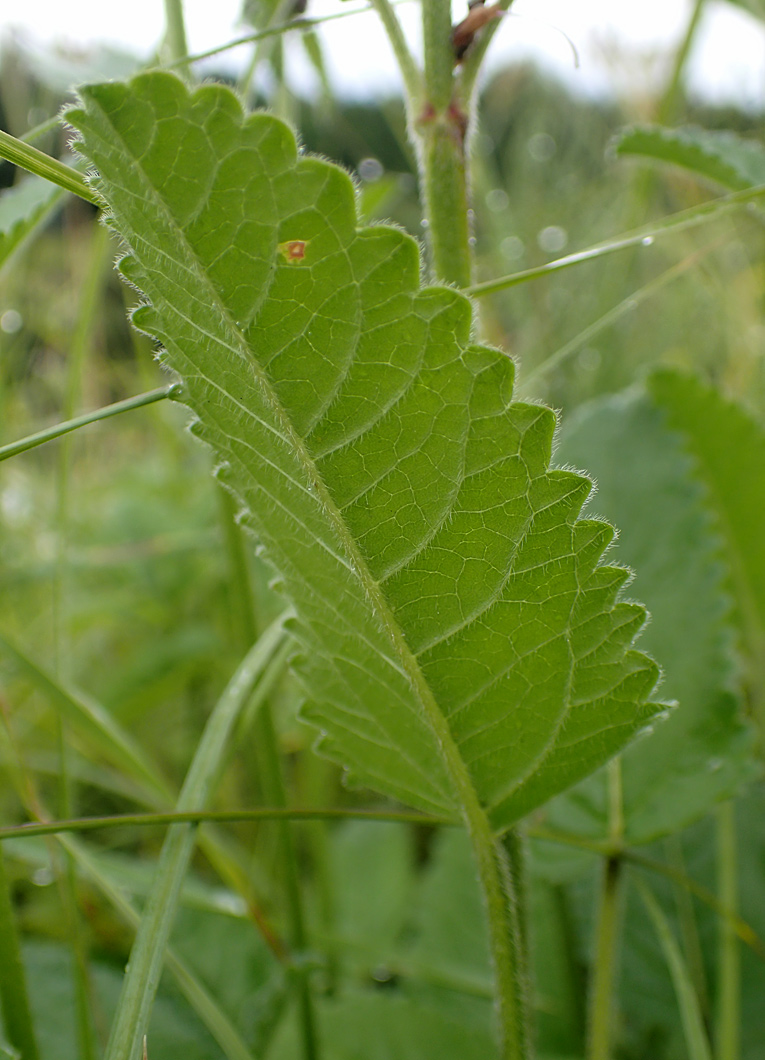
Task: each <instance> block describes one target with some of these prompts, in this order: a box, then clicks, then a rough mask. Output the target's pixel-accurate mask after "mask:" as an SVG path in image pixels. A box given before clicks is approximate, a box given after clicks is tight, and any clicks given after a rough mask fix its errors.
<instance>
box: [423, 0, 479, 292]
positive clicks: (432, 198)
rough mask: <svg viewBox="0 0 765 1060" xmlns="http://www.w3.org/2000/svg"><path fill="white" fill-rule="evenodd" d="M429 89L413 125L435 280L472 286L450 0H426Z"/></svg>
mask: <svg viewBox="0 0 765 1060" xmlns="http://www.w3.org/2000/svg"><path fill="white" fill-rule="evenodd" d="M422 12H423V14H422V29H423V46H424V52H425V89H424V95H423V98H422V102H421V104H419V106H418V109H417V113H416V114H415V115H414V121H413V123H412V130H413V135H414V139H415V147H416V149H417V161H418V170H419V177H420V189H421V194H422V198H423V206H424V210H425V222H426V226H427V237H428V246H429V248H430V259H431V268H432V271H433V277H434V279H436V280H444V281H446V282H447V283H454V284H457V285H458V286H459V287H468V286H470V283H471V280H472V274H473V248H472V244H471V239H470V212H469V211H470V204H469V193H468V184H469V180H468V169H467V166H468V160H467V155H466V151H465V143H466V138H467V132H468V126H469V113H468V111H467V110H466V109H464V108H463V106H462V105H461V104H460V102H459V101H458V99H457V96H456V94H455V80H454V51H453V47H452V41H451V7H450V4H449V2H448V0H424V3H423V6H422Z"/></svg>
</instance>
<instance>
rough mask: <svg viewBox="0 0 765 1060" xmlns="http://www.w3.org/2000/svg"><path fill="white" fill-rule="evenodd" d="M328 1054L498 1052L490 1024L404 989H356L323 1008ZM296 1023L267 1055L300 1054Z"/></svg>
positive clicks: (398, 1056)
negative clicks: (478, 1023) (448, 1010)
mask: <svg viewBox="0 0 765 1060" xmlns="http://www.w3.org/2000/svg"><path fill="white" fill-rule="evenodd" d="M319 1014H320V1034H321V1040H322V1048H323V1052H322V1057H323V1060H359V1058H360V1057H362V1056H363V1058H364V1060H434V1058H435V1057H438V1058H439V1060H486V1058H487V1057H490V1056H493V1055H494V1046H493V1043H492V1040H491V1036H490V1034H489V1030H488V1026H484V1027H480V1026H476V1024H475V1022H474V1021H471V1020H464V1019H461V1018H460V1015H459V1013H457V1014H454V1015H451V1016H449V1015H448V1014H445V1013H444V1012H443V1011H441V1010H440V1009H438V1008H434V1007H432V1006H431V1005H429V1004H428V1003H427V1001H423V1000H420V999H417V998H411V997H407V996H406V995H403V994H402V993H400V992H399V991H388V992H385V991H382V990H380V991H377V992H374V991H372V990H366V991H361V990H359V991H354V992H349V993H348V994H347V995H346V996H344V997H343V998H341V999H339V1000H336V1001H325V1002H324V1003H323V1004H322V1005H321V1006H320V1008H319ZM300 1055H301V1052H300V1046H299V1043H298V1041H297V1037H296V1035H295V1033H294V1021H292V1025H290V1024H289V1023H288V1024H286V1025H285V1027H284V1030H283V1033H281V1034H280V1035H279V1037H278V1038H277V1041H276V1042H275V1043H274V1048H273V1049H272V1050H271V1051H269V1054H268V1060H299V1057H300Z"/></svg>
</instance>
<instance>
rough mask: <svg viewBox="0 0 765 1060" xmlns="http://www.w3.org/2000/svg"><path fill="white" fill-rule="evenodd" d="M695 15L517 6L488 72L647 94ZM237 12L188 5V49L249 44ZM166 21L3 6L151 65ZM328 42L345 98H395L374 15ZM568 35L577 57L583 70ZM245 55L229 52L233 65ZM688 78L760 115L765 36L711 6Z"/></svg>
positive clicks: (301, 74) (4, 2)
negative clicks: (518, 65) (520, 67)
mask: <svg viewBox="0 0 765 1060" xmlns="http://www.w3.org/2000/svg"><path fill="white" fill-rule="evenodd" d="M691 5H692V0H516V2H515V4H514V5H513V13H512V15H511V16H509V17H507V18H506V19H505V23H504V25H503V26H502V27H501V29H500V32H499V33H498V34H497V38H496V39H495V41H494V43H493V44H492V52H491V53H490V54H491V61H490V63H489V68H490V69H491V68H492V67H497V66H499V65H501V64H502V63H503V62H507V61H508V59H512V58H520V57H533V58H536V59H537V60H538V61H539V62H540V63H542V64H543V65H544V66H546V67H547V68H548V69H552V70H554V71H555V72H557V74H558V75H559V76H560V77H562V78H563V79H564V80H565V81H566V82H567V83H568V84H569V85H571V86H572V88H574V89H578V90H579V91H582V92H585V93H595V94H601V93H605V94H608V93H612V92H617V93H619V92H623V91H628V90H629V91H635V90H636V89H637V90H638V91H640V89H641V87H643V86H645V87H650V85H651V83H652V80H653V79H655V78H659V79H660V81H659V82H658V83H662V80H663V78H664V77H666V71H667V69H668V65H667V64H668V57H669V56H670V55H671V53H672V49H673V47H676V46H677V43H678V41H679V40H680V38H681V35H682V33H683V30H684V27H685V25H686V23H687V20H688V17H689V14H690V9H691ZM358 6H363V3H362V2H361V0H358V2H357V0H348V2H347V4H343V3H341V2H340V0H310V5H309V14H311V15H322V14H330V13H334V12H336V11H339V10H343V9H345V8H346V7H347V8H351V7H358ZM239 9H240V0H214V2H210V0H186V4H185V10H186V20H187V29H188V36H189V46H190V49H191V50H192V51H194V52H196V51H202V50H205V49H207V48H211V47H215V46H216V45H218V44H222V43H225V42H226V41H227V40H229V39H231V37H232V36H234V35H236V34H237V33H241V32H242V30H241V28H238V27H237V15H238V12H239ZM465 10H466V0H465V2H463V0H455V4H454V11H455V18H459V17H461V15H462V14H464V12H465ZM399 13H400V16H401V19H402V22H403V23H404V26H405V29H406V32H407V34H408V35H409V36H410V37H411V39H412V40H413V41H416V39H417V37H418V22H419V17H418V5H417V4H416V3H411V4H408V3H407V4H403V5H402V6H401V7H400V8H399ZM163 20H164V15H163V3H162V0H128V2H127V3H125V2H124V0H120V2H119V3H118V2H116V0H67V2H64V0H0V32H3V31H8V30H9V29H10V27H16V28H17V29H19V30H20V31H22V32H23V34H24V36H25V37H26V38H27V39H28V40H30V41H32V42H36V43H40V44H47V43H50V42H53V41H58V42H62V41H67V42H69V43H73V44H77V45H80V46H82V45H83V44H86V43H88V42H94V41H99V40H100V41H106V42H110V43H112V44H118V45H121V46H122V47H126V48H129V49H131V50H133V51H136V52H138V53H140V54H146V53H148V52H149V51H150V50H151V49H152V47H153V46H154V45H155V44H156V43H157V41H158V40H159V38H160V37H161V35H162V32H163V25H164V21H163ZM320 32H321V36H322V39H323V41H324V43H325V47H326V49H327V51H328V55H329V65H330V70H331V76H332V80H333V82H334V85H335V87H336V90H337V91H338V92H341V93H343V94H352V95H369V94H371V93H374V92H375V91H378V90H385V91H392V90H395V89H396V86H397V85H398V83H399V79H398V74H397V71H396V67H395V63H394V61H393V57H392V54H391V52H390V49H389V47H388V44H387V41H386V40H385V36H384V34H383V32H382V30H381V28H380V26H379V24H378V23H377V20H376V16H374V15H373V14H371V13H369V14H363V15H358V16H355V17H353V18H348V19H342V20H338V21H336V22H331V23H328V24H327V25H326V26H323V27H322V28H321V31H320ZM564 34H566V35H568V37H569V38H570V39H571V41H572V42H573V43H574V44H575V46H576V48H577V50H578V52H579V57H580V66H579V68H578V69H577V68H575V64H574V59H573V52H572V48H571V45H570V44H569V43H568V42H567V41H566V38H565V36H564ZM242 55H244V52H243V51H239V52H234V53H232V54H231V57H230V58H229V59H228V60H227V63H228V64H229V66H230V65H232V64H236V62H237V57H238V56H242ZM239 61H243V60H239ZM290 61H291V62H292V73H293V76H294V78H295V81H296V83H297V85H298V86H299V87H302V88H303V89H304V90H305V91H310V86H311V85H312V73H311V71H310V70H309V69H308V67H307V64H306V63H305V62H304V61H302V60H301V53H300V49H297V48H296V49H293V51H292V56H291V60H290ZM219 62H220V60H219ZM689 79H690V85H691V87H692V89H693V91H694V93H695V94H696V95H698V96H702V97H703V98H705V99H709V100H715V101H721V100H735V101H737V102H739V103H742V104H744V105H746V106H750V107H753V108H757V109H761V108H762V107H763V104H765V25H763V23H762V22H760V21H758V20H757V19H755V18H754V17H752V16H750V15H748V14H746V13H745V12H744V11H742V10H741V9H738V8H736V7H734V6H732V5H731V4H728V3H724V2H722V0H711V2H709V3H707V5H706V10H705V14H704V16H703V23H702V25H701V27H700V31H699V35H698V37H697V40H696V46H695V48H694V50H693V53H692V55H691V62H690V66H689Z"/></svg>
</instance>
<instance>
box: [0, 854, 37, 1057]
mask: <svg viewBox="0 0 765 1060" xmlns="http://www.w3.org/2000/svg"><path fill="white" fill-rule="evenodd" d="M0 1011H2V1015H3V1025H4V1027H5V1033H6V1035H7V1036H8V1041H9V1043H10V1044H11V1045H12V1046H14V1047H15V1048H16V1049H18V1051H19V1053H20V1054H21V1056H22V1057H23V1058H24V1060H38V1058H39V1055H40V1054H39V1051H38V1048H37V1036H36V1035H35V1027H34V1020H33V1019H32V1010H31V1008H30V1006H29V995H28V993H27V984H26V974H25V972H24V964H23V961H22V959H21V948H20V946H19V937H18V933H17V931H16V920H15V917H14V913H13V903H12V901H11V890H10V883H9V881H8V877H7V876H6V873H5V862H4V859H3V852H2V850H1V849H0Z"/></svg>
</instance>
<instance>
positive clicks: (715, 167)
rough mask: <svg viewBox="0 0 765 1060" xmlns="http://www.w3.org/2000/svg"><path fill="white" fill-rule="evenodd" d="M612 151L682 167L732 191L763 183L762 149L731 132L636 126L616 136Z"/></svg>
mask: <svg viewBox="0 0 765 1060" xmlns="http://www.w3.org/2000/svg"><path fill="white" fill-rule="evenodd" d="M614 150H615V152H616V154H617V155H640V156H642V157H644V158H651V159H653V160H654V161H657V162H670V163H672V164H673V165H676V166H682V167H683V168H684V169H689V170H691V171H692V172H693V173H695V174H696V175H697V176H700V177H705V178H706V179H707V180H712V181H714V182H715V183H717V184H722V185H723V186H724V187H726V188H730V189H732V190H733V191H743V190H744V189H745V188H754V187H758V186H759V185H761V184H765V146H763V145H762V144H761V143H759V142H758V141H757V140H744V139H742V137H740V136H738V135H737V134H736V133H733V132H728V131H724V132H719V131H717V130H714V131H709V130H706V129H696V128H685V129H668V128H666V127H664V126H661V125H636V126H632V127H631V128H629V129H626V130H625V131H624V132H622V133H620V134H619V136H618V137H617V139H616V141H615V142H614Z"/></svg>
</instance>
